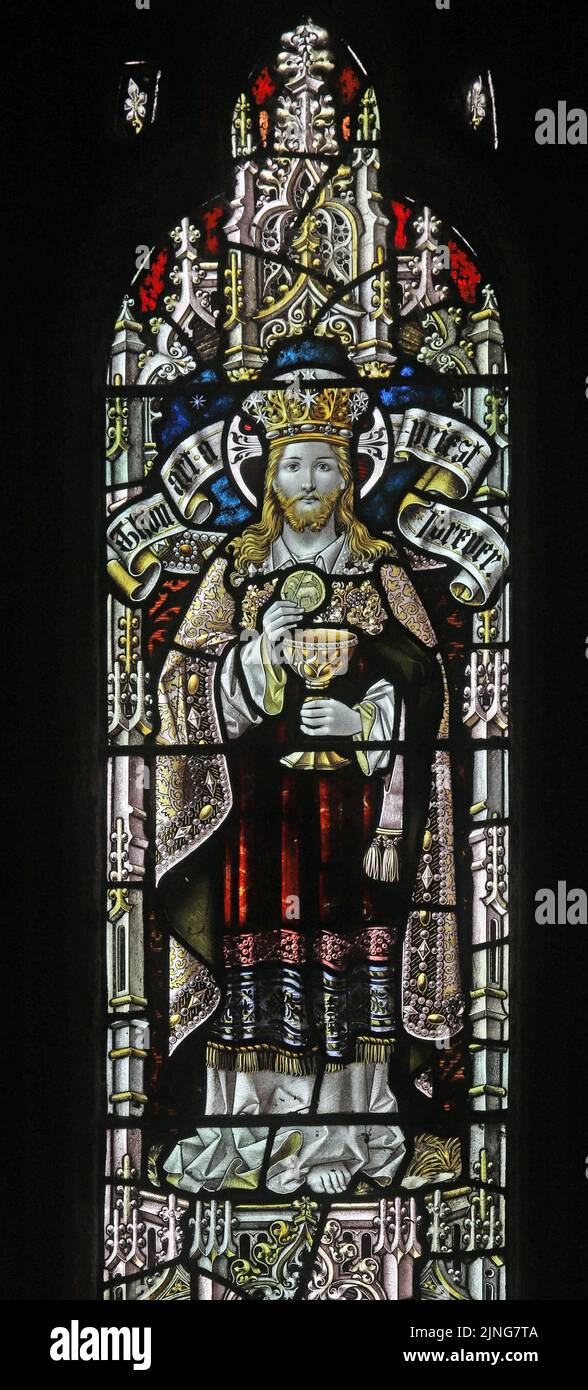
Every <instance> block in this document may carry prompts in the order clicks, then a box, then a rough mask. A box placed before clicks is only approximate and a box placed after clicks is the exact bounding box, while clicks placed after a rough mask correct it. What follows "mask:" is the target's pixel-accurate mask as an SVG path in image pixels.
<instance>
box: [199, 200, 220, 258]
mask: <svg viewBox="0 0 588 1390" xmlns="http://www.w3.org/2000/svg"><path fill="white" fill-rule="evenodd" d="M222 215H223V206H222V203H216V204H215V206H214V207H213V208H209V209H208V211H207V212H203V214H202V221H203V224H204V230H205V232H206V250H207V251H210V252H211V253H212V255H217V254H218V252H219V251H220V236H219V225H218V224H219V222H220V220H221V217H222Z"/></svg>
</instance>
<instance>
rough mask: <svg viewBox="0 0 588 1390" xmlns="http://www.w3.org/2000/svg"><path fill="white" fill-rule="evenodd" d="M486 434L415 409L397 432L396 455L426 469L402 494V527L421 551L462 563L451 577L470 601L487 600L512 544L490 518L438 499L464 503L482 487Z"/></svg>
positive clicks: (455, 591)
mask: <svg viewBox="0 0 588 1390" xmlns="http://www.w3.org/2000/svg"><path fill="white" fill-rule="evenodd" d="M490 454H491V449H490V445H489V443H488V440H487V439H486V437H485V436H484V435H483V434H482V433H481V432H480V431H479V430H476V429H474V428H473V426H472V425H470V424H466V423H463V422H462V421H457V420H453V419H451V418H450V417H449V416H446V415H436V414H434V413H433V412H432V411H426V410H420V409H417V408H411V409H410V410H407V411H406V414H405V416H404V418H403V421H402V425H401V427H400V429H399V431H398V435H397V438H396V443H395V448H394V458H395V459H396V460H398V461H399V462H400V461H402V462H405V461H406V460H407V459H410V458H411V457H412V458H416V459H419V460H420V461H421V462H423V463H425V464H426V467H425V469H424V471H423V472H422V473H421V475H420V477H419V478H418V479H417V481H416V482H415V483H414V484H413V488H412V489H411V491H410V492H408V493H407V494H406V495H405V497H403V499H402V501H401V503H400V506H399V508H398V526H399V529H400V531H401V533H402V535H403V536H405V538H406V540H408V541H410V543H411V545H414V546H416V547H417V548H418V549H420V550H425V551H428V552H430V553H431V554H433V555H440V556H442V557H443V558H444V559H447V560H451V561H453V562H454V563H455V564H457V565H458V566H459V571H458V574H457V575H456V576H455V578H454V579H452V580H451V583H450V586H449V587H450V589H451V593H452V594H453V597H454V598H456V599H458V600H459V602H460V603H464V604H467V605H475V606H476V607H478V606H479V605H480V604H485V603H487V602H488V599H489V597H490V595H491V593H492V591H493V590H494V589H495V587H496V585H497V584H498V582H499V580H500V579H501V578H502V576H503V574H504V573H505V571H506V569H507V567H508V548H507V546H506V543H505V541H504V539H503V537H502V535H501V534H500V532H499V531H498V530H497V529H496V528H495V527H494V526H493V525H492V523H491V522H489V521H488V520H487V519H486V517H484V516H482V515H480V514H479V513H476V512H469V511H467V510H466V509H465V508H461V507H459V508H458V507H452V506H450V505H447V502H445V501H442V500H440V499H441V498H447V500H448V502H463V501H464V499H465V498H467V497H469V496H470V494H471V493H472V492H474V494H475V490H476V488H477V486H478V483H479V479H480V475H481V474H482V472H483V470H484V468H485V467H486V466H487V464H488V462H489V459H490Z"/></svg>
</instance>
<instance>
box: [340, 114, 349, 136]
mask: <svg viewBox="0 0 588 1390" xmlns="http://www.w3.org/2000/svg"><path fill="white" fill-rule="evenodd" d="M341 130H342V131H343V139H344V140H350V139H351V116H344V117H343V120H342V121H341Z"/></svg>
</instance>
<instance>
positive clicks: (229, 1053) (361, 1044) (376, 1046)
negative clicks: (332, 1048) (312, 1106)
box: [206, 1037, 396, 1076]
mask: <svg viewBox="0 0 588 1390" xmlns="http://www.w3.org/2000/svg"><path fill="white" fill-rule="evenodd" d="M395 1047H396V1043H395V1041H394V1039H392V1038H386V1039H380V1038H369V1037H361V1038H357V1039H356V1042H355V1047H354V1052H353V1056H352V1057H350V1058H348V1059H347V1060H345V1061H344V1060H343V1058H332V1057H331V1058H329V1059H328V1061H327V1062H326V1065H325V1072H333V1071H343V1068H344V1067H346V1066H348V1065H349V1062H351V1061H353V1062H380V1063H386V1062H388V1061H389V1059H390V1057H391V1056H392V1053H393V1052H394V1049H395ZM320 1060H321V1058H320V1054H319V1052H318V1051H314V1052H302V1053H301V1052H293V1051H287V1050H286V1049H285V1048H279V1047H273V1046H272V1045H271V1044H270V1043H251V1044H249V1045H248V1046H243V1047H231V1045H230V1044H226V1043H215V1042H209V1043H207V1047H206V1065H207V1067H213V1068H214V1069H215V1071H242V1072H256V1071H275V1072H279V1073H281V1075H282V1076H314V1075H315V1074H316V1072H317V1070H318V1065H319V1062H320Z"/></svg>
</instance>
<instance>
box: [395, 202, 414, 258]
mask: <svg viewBox="0 0 588 1390" xmlns="http://www.w3.org/2000/svg"><path fill="white" fill-rule="evenodd" d="M391 207H392V212H393V213H394V216H395V218H396V230H395V232H394V245H395V247H396V249H397V251H403V250H404V248H405V246H406V243H407V235H406V231H405V228H406V224H407V222H408V219H409V217H410V214H411V212H412V208H410V207H407V204H406V203H397V202H395V200H394V198H393V199H392V202H391Z"/></svg>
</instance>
